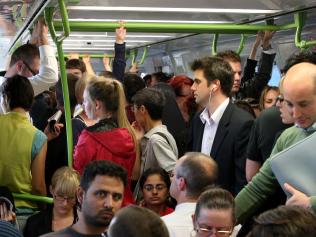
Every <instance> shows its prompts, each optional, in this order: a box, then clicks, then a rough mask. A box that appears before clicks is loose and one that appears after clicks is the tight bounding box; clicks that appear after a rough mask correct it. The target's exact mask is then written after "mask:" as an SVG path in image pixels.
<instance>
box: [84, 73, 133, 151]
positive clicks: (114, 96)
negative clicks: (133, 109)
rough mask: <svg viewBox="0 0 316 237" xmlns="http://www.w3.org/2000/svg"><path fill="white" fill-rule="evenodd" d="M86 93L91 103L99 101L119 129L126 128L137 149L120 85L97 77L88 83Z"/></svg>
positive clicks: (115, 81)
mask: <svg viewBox="0 0 316 237" xmlns="http://www.w3.org/2000/svg"><path fill="white" fill-rule="evenodd" d="M87 92H88V95H89V97H90V99H91V100H92V101H93V100H99V101H101V102H102V104H103V107H104V110H105V111H106V112H111V113H112V117H113V118H114V119H115V120H116V121H117V125H118V127H119V128H126V129H127V130H128V131H129V132H130V134H131V135H132V137H133V141H134V144H135V148H137V146H138V144H137V139H136V135H135V131H134V129H133V128H132V126H131V124H130V123H129V121H128V119H127V115H126V110H125V107H126V103H125V101H126V99H125V93H124V89H123V86H122V84H121V83H120V82H119V81H118V80H115V79H109V78H105V77H98V80H93V81H91V82H89V83H88V85H87Z"/></svg>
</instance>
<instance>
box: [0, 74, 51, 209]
mask: <svg viewBox="0 0 316 237" xmlns="http://www.w3.org/2000/svg"><path fill="white" fill-rule="evenodd" d="M0 90H1V94H2V96H3V102H4V103H3V104H1V106H2V109H3V110H4V111H5V112H6V114H4V115H0V132H1V134H2V139H0V180H1V185H3V186H6V187H8V188H9V189H10V191H11V192H14V193H20V194H35V195H43V196H46V187H45V181H44V180H45V179H44V171H45V157H46V149H47V142H46V139H47V138H46V136H45V134H44V133H43V132H41V131H40V130H38V129H36V128H35V127H34V126H33V125H32V124H31V123H30V121H29V118H28V116H27V112H28V111H29V109H30V108H31V105H32V102H33V97H34V91H33V88H32V85H31V83H30V82H29V80H28V79H27V78H25V77H22V76H19V75H16V76H14V77H11V78H7V80H6V81H5V82H4V83H3V84H2V85H1V89H0ZM15 205H16V207H17V208H18V211H17V214H19V208H27V209H36V208H37V205H36V204H35V203H34V202H30V201H25V200H19V199H16V200H15Z"/></svg>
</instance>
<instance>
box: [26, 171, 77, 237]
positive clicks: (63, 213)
mask: <svg viewBox="0 0 316 237" xmlns="http://www.w3.org/2000/svg"><path fill="white" fill-rule="evenodd" d="M78 187H79V174H78V172H76V171H75V170H73V169H72V168H69V167H66V166H65V167H61V168H59V169H58V170H56V172H55V173H54V175H53V177H52V185H51V186H50V193H51V195H52V196H53V206H49V207H48V208H47V210H45V211H41V212H39V213H37V214H35V215H33V216H31V217H30V218H29V219H28V220H27V223H26V226H25V229H24V237H37V236H40V235H43V234H46V233H50V232H53V231H59V230H61V229H64V228H66V227H68V226H71V225H72V224H73V223H75V222H76V220H77V212H76V208H75V204H76V191H77V189H78Z"/></svg>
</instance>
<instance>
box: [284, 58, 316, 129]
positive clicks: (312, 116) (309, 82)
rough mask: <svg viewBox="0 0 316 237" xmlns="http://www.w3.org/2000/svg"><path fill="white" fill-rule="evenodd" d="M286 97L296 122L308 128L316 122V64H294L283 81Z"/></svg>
mask: <svg viewBox="0 0 316 237" xmlns="http://www.w3.org/2000/svg"><path fill="white" fill-rule="evenodd" d="M283 92H284V99H285V101H286V104H287V106H288V108H289V109H290V111H291V113H292V116H293V118H294V120H295V123H296V124H297V125H298V126H299V127H301V128H307V127H309V126H311V125H313V123H315V122H316V65H315V64H311V63H305V62H304V63H299V64H296V65H294V66H292V67H291V68H290V69H289V70H288V71H287V73H286V75H285V78H284V81H283Z"/></svg>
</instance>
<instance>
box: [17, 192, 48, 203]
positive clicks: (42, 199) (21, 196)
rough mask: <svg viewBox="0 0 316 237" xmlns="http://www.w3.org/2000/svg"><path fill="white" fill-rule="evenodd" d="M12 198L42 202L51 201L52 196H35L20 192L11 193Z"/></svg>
mask: <svg viewBox="0 0 316 237" xmlns="http://www.w3.org/2000/svg"><path fill="white" fill-rule="evenodd" d="M12 195H13V197H14V198H16V199H21V200H28V201H34V202H43V203H49V204H51V203H53V198H50V197H43V196H37V195H32V194H22V193H13V194H12Z"/></svg>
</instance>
